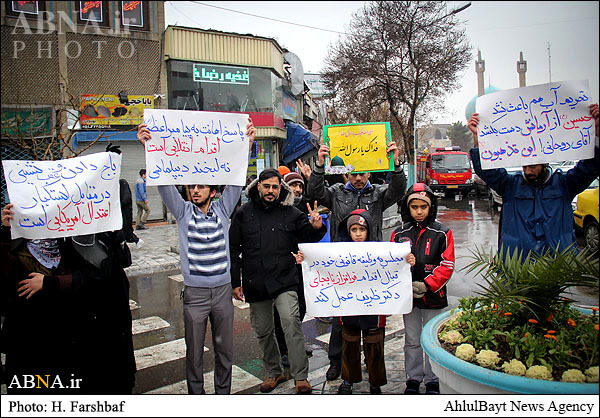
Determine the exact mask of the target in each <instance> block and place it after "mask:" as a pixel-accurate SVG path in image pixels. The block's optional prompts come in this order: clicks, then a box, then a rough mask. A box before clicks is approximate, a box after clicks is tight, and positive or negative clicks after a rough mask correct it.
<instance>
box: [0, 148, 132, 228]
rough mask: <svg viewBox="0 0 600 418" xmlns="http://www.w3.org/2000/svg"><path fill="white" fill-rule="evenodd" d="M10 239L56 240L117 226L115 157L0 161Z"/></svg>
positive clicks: (118, 204) (119, 219) (118, 202)
mask: <svg viewBox="0 0 600 418" xmlns="http://www.w3.org/2000/svg"><path fill="white" fill-rule="evenodd" d="M2 165H3V168H4V179H5V181H6V187H7V190H8V196H9V199H10V203H12V204H13V205H14V206H13V208H12V210H13V212H15V215H14V216H13V218H14V219H13V220H12V221H11V236H12V238H13V239H14V238H19V237H23V238H29V239H36V238H59V237H69V236H74V235H84V234H93V233H96V232H104V231H115V230H119V229H121V228H122V224H123V218H122V215H121V200H120V196H119V176H120V173H121V155H119V154H115V153H112V152H101V153H97V154H92V155H86V156H84V157H76V158H69V159H66V160H58V161H20V160H7V161H2Z"/></svg>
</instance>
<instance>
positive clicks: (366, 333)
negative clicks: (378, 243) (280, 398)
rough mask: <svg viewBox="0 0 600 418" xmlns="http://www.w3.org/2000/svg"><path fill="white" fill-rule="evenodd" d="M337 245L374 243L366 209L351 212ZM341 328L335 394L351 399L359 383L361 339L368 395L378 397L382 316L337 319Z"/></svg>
mask: <svg viewBox="0 0 600 418" xmlns="http://www.w3.org/2000/svg"><path fill="white" fill-rule="evenodd" d="M337 241H339V242H365V241H373V239H372V237H371V216H370V215H369V212H367V211H366V210H365V209H357V210H354V211H352V212H351V213H350V215H348V217H347V218H346V219H344V220H343V221H342V222H340V224H339V230H338V233H337ZM338 320H339V322H340V323H341V326H342V379H344V381H343V382H342V384H341V385H340V387H339V388H338V394H340V395H351V394H352V384H354V383H358V382H360V381H362V368H361V362H360V339H361V335H362V340H363V350H364V353H365V359H366V361H367V371H368V372H369V392H370V393H371V394H372V395H381V386H383V385H385V384H387V377H386V372H385V358H384V351H383V341H384V338H385V315H354V316H342V317H339V318H338Z"/></svg>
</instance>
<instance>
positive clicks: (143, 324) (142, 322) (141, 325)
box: [131, 316, 171, 335]
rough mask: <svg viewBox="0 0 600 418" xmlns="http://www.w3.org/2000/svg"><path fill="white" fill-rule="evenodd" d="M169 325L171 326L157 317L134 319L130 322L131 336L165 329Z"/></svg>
mask: <svg viewBox="0 0 600 418" xmlns="http://www.w3.org/2000/svg"><path fill="white" fill-rule="evenodd" d="M170 325H171V324H169V323H168V322H167V321H165V320H164V319H162V318H160V317H158V316H149V317H146V318H140V319H135V320H133V321H132V322H131V328H132V332H133V335H137V334H142V333H144V332H150V331H154V330H157V329H161V328H167V327H169V326H170Z"/></svg>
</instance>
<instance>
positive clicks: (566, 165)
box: [550, 161, 577, 173]
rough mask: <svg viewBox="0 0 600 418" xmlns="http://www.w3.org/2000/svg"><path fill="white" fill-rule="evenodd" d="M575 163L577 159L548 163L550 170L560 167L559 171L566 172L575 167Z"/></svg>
mask: <svg viewBox="0 0 600 418" xmlns="http://www.w3.org/2000/svg"><path fill="white" fill-rule="evenodd" d="M576 164H577V161H561V162H559V163H550V166H551V167H552V171H556V170H557V169H560V171H562V172H563V173H566V172H567V171H569V170H570V169H572V168H573V167H575V165H576Z"/></svg>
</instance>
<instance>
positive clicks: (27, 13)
mask: <svg viewBox="0 0 600 418" xmlns="http://www.w3.org/2000/svg"><path fill="white" fill-rule="evenodd" d="M4 3H5V10H6V14H7V15H8V16H13V17H19V16H21V15H22V16H24V17H25V18H27V19H38V18H39V16H40V15H41V13H42V12H45V11H46V2H45V1H6V2H4Z"/></svg>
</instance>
